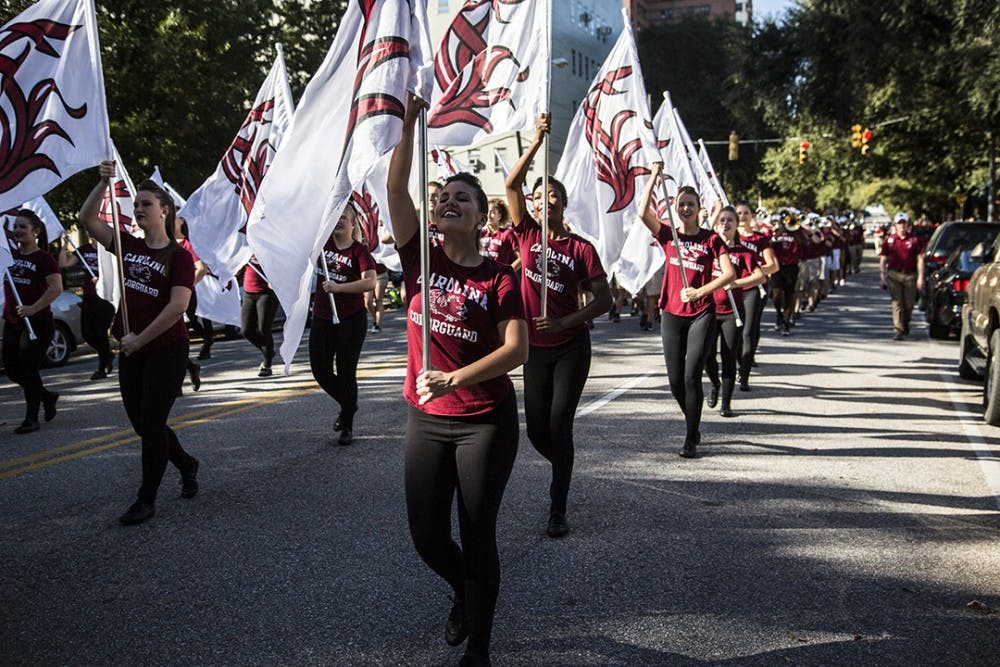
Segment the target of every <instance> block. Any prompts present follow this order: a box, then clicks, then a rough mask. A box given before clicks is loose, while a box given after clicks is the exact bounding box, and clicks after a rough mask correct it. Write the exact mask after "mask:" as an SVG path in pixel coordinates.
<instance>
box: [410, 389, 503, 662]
mask: <svg viewBox="0 0 1000 667" xmlns="http://www.w3.org/2000/svg"><path fill="white" fill-rule="evenodd" d="M517 438H518V423H517V400H516V398H515V395H514V392H511V393H510V395H509V396H508V397H507V398H505V399H504V400H503V401H502V402H501V403H500V404H499V405H498V406H497V407H496V409H495V410H493V411H492V412H490V413H487V414H484V415H477V416H475V417H435V416H433V415H428V414H426V413H424V412H421V411H420V410H418V409H416V408H414V407H412V406H411V407H410V409H409V414H408V415H407V420H406V453H405V464H404V471H403V474H404V479H405V484H406V514H407V519H408V520H409V524H410V536H411V537H412V538H413V546H414V547H416V549H417V553H418V554H419V555H420V558H421V559H422V560H423V561H424V562H425V563H427V565H428V566H429V567H430V568H431V569H432V570H434V572H435V573H437V575H438V576H440V577H441V578H442V579H444V580H445V581H447V582H448V584H449V585H450V586H451V587H452V589H453V590H454V591H455V596H456V598H458V599H463V600H464V601H465V609H466V618H467V620H468V628H469V645H468V650H469V651H472V652H475V653H479V654H481V655H484V656H485V655H488V654H489V646H490V633H491V632H492V630H493V613H494V609H495V608H496V601H497V595H498V593H499V591H500V554H499V552H498V550H497V514H498V513H499V511H500V501H501V500H502V499H503V493H504V489H505V488H506V487H507V480H508V479H509V478H510V471H511V469H512V468H513V467H514V459H515V458H516V457H517ZM456 489H457V490H458V532H459V538H460V539H461V542H462V546H461V547H459V546H458V545H457V544H455V541H454V540H453V539H452V536H451V503H452V498H454V496H455V490H456Z"/></svg>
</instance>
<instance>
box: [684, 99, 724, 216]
mask: <svg viewBox="0 0 1000 667" xmlns="http://www.w3.org/2000/svg"><path fill="white" fill-rule="evenodd" d="M673 114H674V117H675V118H676V119H677V129H678V130H679V132H680V135H681V140H682V141H683V146H684V155H685V156H687V160H688V163H689V164H690V165H691V172H692V173H693V174H694V181H695V186H696V187H697V189H698V194H699V195H701V205H702V206H703V207H704V208H707V209H709V210H711V209H712V206H714V205H715V202H716V201H717V200H719V199H721V198H722V197H721V196H720V195H719V193H717V192H716V191H715V185H714V184H713V183H712V179H711V178H710V177H709V175H708V172H707V171H706V170H705V165H703V164H702V163H701V160H700V159H699V158H698V149H697V148H695V147H694V142H693V141H691V135H690V134H688V131H687V128H686V127H685V126H684V121H683V120H681V115H680V113H679V112H678V111H677V107H674V108H673Z"/></svg>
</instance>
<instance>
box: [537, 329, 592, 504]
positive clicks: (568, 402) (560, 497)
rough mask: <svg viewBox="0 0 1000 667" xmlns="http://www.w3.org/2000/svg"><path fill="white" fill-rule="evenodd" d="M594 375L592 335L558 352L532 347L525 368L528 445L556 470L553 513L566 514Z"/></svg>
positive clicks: (551, 493)
mask: <svg viewBox="0 0 1000 667" xmlns="http://www.w3.org/2000/svg"><path fill="white" fill-rule="evenodd" d="M589 373H590V333H589V332H587V331H584V332H583V333H581V334H580V335H578V336H577V337H576V338H574V339H573V340H571V341H568V342H566V343H563V344H562V345H559V346H557V347H536V346H534V345H532V346H531V348H530V350H529V352H528V361H527V363H526V364H524V420H525V423H526V425H527V431H528V439H530V440H531V444H532V446H533V447H534V448H535V449H536V450H537V451H538V453H539V454H541V455H542V456H544V457H545V459H546V460H547V461H548V462H549V463H551V464H552V483H551V485H549V497H550V498H551V499H552V507H551V509H552V511H554V512H563V513H565V512H566V498H567V496H568V495H569V484H570V478H571V477H572V475H573V419H574V418H575V417H576V407H577V405H579V403H580V395H581V394H582V393H583V386H584V384H586V382H587V375H588V374H589Z"/></svg>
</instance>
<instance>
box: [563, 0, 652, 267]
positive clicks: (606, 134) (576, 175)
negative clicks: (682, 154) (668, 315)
mask: <svg viewBox="0 0 1000 667" xmlns="http://www.w3.org/2000/svg"><path fill="white" fill-rule="evenodd" d="M623 18H624V24H625V25H624V28H623V29H622V33H621V36H620V37H619V38H618V42H617V43H616V44H615V46H614V48H613V49H612V50H611V53H610V54H608V57H607V59H606V60H605V61H604V64H603V65H602V66H601V69H600V71H599V72H598V73H597V77H596V78H595V79H594V82H593V83H592V84H591V86H590V90H589V91H588V92H587V95H586V97H585V98H584V100H583V102H582V103H581V105H580V108H579V110H578V111H577V112H576V115H575V116H574V117H573V122H572V124H571V125H570V130H569V135H568V137H567V139H566V149H565V151H564V152H563V155H562V159H560V161H559V166H558V168H557V169H556V178H557V179H558V180H560V181H562V183H563V184H564V185H565V186H566V189H567V191H569V192H572V193H574V196H573V197H571V198H570V200H569V206H568V207H567V208H566V220H567V222H568V223H569V224H570V226H571V227H572V229H573V231H574V232H576V233H577V234H579V235H580V236H583V237H584V238H586V239H587V240H588V241H590V242H591V243H593V244H594V247H595V248H596V249H597V254H598V255H599V256H600V258H601V262H602V263H603V264H604V266H605V268H606V269H609V270H610V269H611V268H612V267H613V266H614V264H615V263H616V262H617V261H618V258H619V256H620V254H621V251H622V247H623V245H624V244H625V240H626V238H627V236H628V233H629V228H630V227H631V226H632V225H633V224H635V223H638V220H639V210H638V203H639V202H638V196H637V192H638V191H640V190H641V185H642V183H641V182H640V177H643V176H647V175H648V174H649V173H650V171H651V170H650V165H651V164H652V163H653V162H654V161H655V160H656V159H657V157H656V149H655V147H656V139H655V137H654V136H653V132H652V128H651V127H650V123H649V121H648V118H649V111H648V109H647V108H646V89H645V86H644V85H643V79H642V71H641V70H640V68H639V58H638V54H637V52H636V48H635V41H634V39H633V37H632V29H631V27H630V23H629V21H628V17H627V15H624V12H623ZM638 224H641V223H638ZM646 233H647V235H648V231H647V232H646Z"/></svg>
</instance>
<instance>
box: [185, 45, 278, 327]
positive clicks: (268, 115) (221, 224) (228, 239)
mask: <svg viewBox="0 0 1000 667" xmlns="http://www.w3.org/2000/svg"><path fill="white" fill-rule="evenodd" d="M294 113H295V104H294V102H293V101H292V91H291V89H290V88H289V86H288V74H287V71H286V70H285V59H284V57H283V56H282V52H281V48H280V47H279V48H278V55H277V57H276V58H275V59H274V64H273V65H272V66H271V71H270V72H269V73H268V75H267V78H266V79H264V83H263V84H262V85H261V87H260V90H259V91H257V97H256V99H254V102H253V105H252V106H251V107H250V111H249V113H247V117H246V119H245V120H244V121H243V125H242V126H240V129H239V131H238V132H237V133H236V138H235V139H233V141H232V143H231V144H230V145H229V148H228V149H227V150H226V153H225V155H223V156H222V160H221V161H220V162H219V165H218V167H216V169H215V173H213V174H212V175H211V176H209V177H208V180H206V181H205V182H204V183H203V184H202V185H201V186H200V187H199V188H198V189H197V190H195V191H194V193H193V194H192V195H191V196H190V197H189V198H188V200H187V202H186V203H185V204H184V206H183V208H182V209H181V210H180V211H179V212H178V215H180V216H181V217H182V218H184V219H185V220H186V221H187V224H188V231H189V236H190V240H191V245H192V246H193V247H194V250H195V252H196V253H198V256H199V257H200V258H201V259H202V261H203V262H205V264H207V265H208V266H211V267H212V270H213V271H214V272H216V273H217V274H218V275H219V276H220V277H222V278H224V279H229V278H231V277H233V276H235V275H236V273H237V272H238V271H239V270H240V268H241V267H242V266H243V265H244V264H246V263H247V260H249V259H250V247H249V246H248V245H247V239H246V226H247V219H248V218H249V216H250V210H251V209H252V208H253V204H254V201H255V200H256V199H257V193H258V192H259V190H260V187H261V185H262V183H263V181H264V176H265V174H267V172H268V169H269V168H270V166H271V163H272V161H273V160H274V156H275V153H276V152H277V150H278V149H279V148H280V147H281V144H282V142H283V141H284V139H285V137H286V136H287V135H288V130H289V129H290V128H291V125H292V116H293V114H294ZM210 319H211V318H210Z"/></svg>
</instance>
